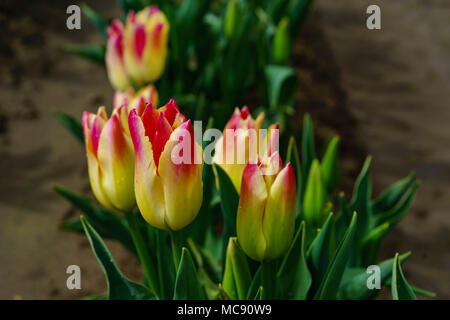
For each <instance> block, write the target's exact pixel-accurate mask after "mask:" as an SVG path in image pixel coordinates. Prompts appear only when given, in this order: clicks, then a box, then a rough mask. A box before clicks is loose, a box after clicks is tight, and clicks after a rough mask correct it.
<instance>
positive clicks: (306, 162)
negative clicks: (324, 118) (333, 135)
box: [302, 114, 316, 200]
mask: <svg viewBox="0 0 450 320" xmlns="http://www.w3.org/2000/svg"><path fill="white" fill-rule="evenodd" d="M315 158H316V152H315V147H314V128H313V124H312V121H311V117H310V115H309V114H305V116H304V118H303V129H302V165H303V171H302V185H303V186H305V185H306V181H307V179H308V176H309V169H310V168H311V164H312V163H313V161H314V159H315ZM302 192H303V193H302V200H303V194H304V192H305V188H303V190H302Z"/></svg>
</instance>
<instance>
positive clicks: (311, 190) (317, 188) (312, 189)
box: [303, 159, 327, 228]
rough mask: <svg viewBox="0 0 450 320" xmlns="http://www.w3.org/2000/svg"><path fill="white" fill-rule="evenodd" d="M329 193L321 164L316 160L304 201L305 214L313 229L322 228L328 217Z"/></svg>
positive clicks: (312, 167) (309, 177)
mask: <svg viewBox="0 0 450 320" xmlns="http://www.w3.org/2000/svg"><path fill="white" fill-rule="evenodd" d="M326 201H327V192H326V189H325V184H324V181H323V177H322V171H321V169H320V164H319V161H318V160H317V159H315V160H314V161H313V163H312V165H311V169H310V170H309V175H308V182H307V184H306V189H305V197H304V200H303V214H304V217H305V220H306V222H307V223H309V224H310V225H311V226H312V227H313V228H320V227H321V226H322V224H323V222H324V221H325V219H326V217H327V212H326V210H325V204H326Z"/></svg>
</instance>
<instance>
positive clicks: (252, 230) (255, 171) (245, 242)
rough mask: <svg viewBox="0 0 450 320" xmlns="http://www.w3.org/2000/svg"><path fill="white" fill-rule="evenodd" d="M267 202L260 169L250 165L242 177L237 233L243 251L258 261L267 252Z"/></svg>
mask: <svg viewBox="0 0 450 320" xmlns="http://www.w3.org/2000/svg"><path fill="white" fill-rule="evenodd" d="M266 200H267V191H266V185H265V183H264V179H263V176H262V175H261V172H260V169H259V168H258V165H257V164H253V163H249V164H247V166H246V167H245V169H244V172H243V175H242V187H241V195H240V199H239V208H238V212H237V219H236V231H237V236H238V239H239V243H240V245H241V247H242V249H243V250H244V252H245V253H246V254H247V255H248V256H249V257H250V258H252V259H253V260H256V261H262V260H263V259H264V255H265V251H266V241H265V238H264V233H263V216H264V207H265V205H266Z"/></svg>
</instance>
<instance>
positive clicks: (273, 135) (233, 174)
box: [212, 107, 279, 193]
mask: <svg viewBox="0 0 450 320" xmlns="http://www.w3.org/2000/svg"><path fill="white" fill-rule="evenodd" d="M263 120H264V113H260V114H259V115H258V117H257V118H256V119H253V118H252V116H251V115H250V113H249V111H248V108H247V107H243V108H242V109H241V110H239V109H238V108H236V109H235V111H234V113H233V116H232V117H231V119H230V120H229V121H228V123H227V124H226V126H225V129H224V131H223V135H222V136H221V137H220V138H219V140H218V141H217V143H216V145H215V153H214V157H213V159H212V160H213V162H214V163H216V164H218V165H219V166H220V167H221V168H222V169H223V170H224V171H225V172H226V173H227V174H228V176H229V177H230V179H231V182H232V183H233V185H234V187H235V188H236V190H237V192H238V193H239V192H240V190H241V180H242V172H243V171H244V168H245V165H246V164H247V163H248V162H254V163H256V162H258V159H260V158H261V157H263V156H264V155H270V154H272V153H273V151H275V150H276V148H277V147H278V130H279V126H278V124H275V125H273V126H271V127H270V128H269V130H268V132H269V134H268V135H266V136H264V135H263V134H262V132H261V131H260V130H261V126H262V122H263Z"/></svg>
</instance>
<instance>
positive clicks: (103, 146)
mask: <svg viewBox="0 0 450 320" xmlns="http://www.w3.org/2000/svg"><path fill="white" fill-rule="evenodd" d="M127 118H128V107H127V106H126V105H123V106H121V107H119V108H117V109H115V110H114V111H113V114H112V116H111V118H109V119H108V117H107V115H106V112H105V108H104V107H100V108H99V109H98V112H97V114H93V113H89V112H84V113H83V119H82V125H83V132H84V139H85V145H86V154H87V159H88V171H89V180H90V183H91V188H92V190H93V192H94V195H95V196H96V198H97V200H98V201H99V202H100V203H101V204H102V205H104V206H105V207H107V208H109V209H115V210H120V211H128V210H131V209H132V208H133V207H134V206H135V205H136V201H135V197H134V188H133V185H134V180H133V176H134V152H133V144H132V142H131V138H130V135H129V130H128V123H127Z"/></svg>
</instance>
